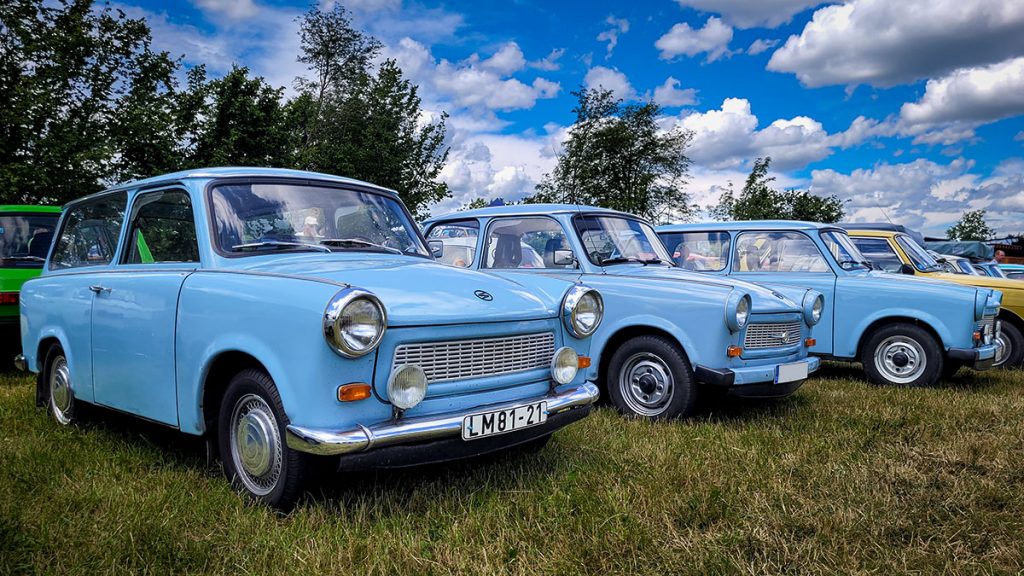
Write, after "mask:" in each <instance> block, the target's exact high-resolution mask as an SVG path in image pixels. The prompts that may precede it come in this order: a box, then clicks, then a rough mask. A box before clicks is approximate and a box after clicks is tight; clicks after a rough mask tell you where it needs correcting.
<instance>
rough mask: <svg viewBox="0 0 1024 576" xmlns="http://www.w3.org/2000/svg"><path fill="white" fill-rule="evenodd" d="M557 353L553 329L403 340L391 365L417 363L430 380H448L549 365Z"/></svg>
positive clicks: (506, 372) (393, 367)
mask: <svg viewBox="0 0 1024 576" xmlns="http://www.w3.org/2000/svg"><path fill="white" fill-rule="evenodd" d="M554 354H555V335H554V334H552V333H551V332H544V333H541V334H522V335H518V336H506V337H502V338H484V339H480V340H453V341H450V342H424V343H422V344H402V345H400V346H399V347H398V348H396V349H395V359H394V362H393V363H392V364H391V369H392V371H394V369H395V368H397V367H399V366H401V365H402V364H415V365H416V366H419V367H420V368H423V371H424V372H426V374H427V381H428V382H446V381H449V380H462V379H465V378H478V377H481V376H497V375H501V374H511V373H513V372H523V371H525V370H534V369H537V368H546V367H548V366H550V365H551V357H552V356H554Z"/></svg>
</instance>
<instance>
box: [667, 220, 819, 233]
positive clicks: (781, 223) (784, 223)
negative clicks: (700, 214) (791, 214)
mask: <svg viewBox="0 0 1024 576" xmlns="http://www.w3.org/2000/svg"><path fill="white" fill-rule="evenodd" d="M838 227H839V226H837V225H835V224H822V223H820V222H804V221H802V220H737V221H732V222H701V223H698V224H666V225H664V226H658V228H657V230H658V232H690V231H701V232H703V231H728V230H824V229H829V228H838Z"/></svg>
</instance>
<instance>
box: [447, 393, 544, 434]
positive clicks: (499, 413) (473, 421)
mask: <svg viewBox="0 0 1024 576" xmlns="http://www.w3.org/2000/svg"><path fill="white" fill-rule="evenodd" d="M547 419H548V403H547V402H534V403H533V404H526V405H525V406H515V407H513V408H506V409H505V410H494V411H493V412H481V413H480V414H470V415H469V416H466V417H465V418H463V419H462V439H463V440H476V439H478V438H485V437H487V436H497V435H498V434H506V433H508V432H514V431H516V430H522V429H523V428H529V427H530V426H537V425H538V424H543V423H544V422H547Z"/></svg>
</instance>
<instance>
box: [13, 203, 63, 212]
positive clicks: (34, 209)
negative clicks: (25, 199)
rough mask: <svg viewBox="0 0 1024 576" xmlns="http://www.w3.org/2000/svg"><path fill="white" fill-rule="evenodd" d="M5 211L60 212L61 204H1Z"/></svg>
mask: <svg viewBox="0 0 1024 576" xmlns="http://www.w3.org/2000/svg"><path fill="white" fill-rule="evenodd" d="M3 212H37V213H40V214H60V206H29V205H26V204H0V213H3Z"/></svg>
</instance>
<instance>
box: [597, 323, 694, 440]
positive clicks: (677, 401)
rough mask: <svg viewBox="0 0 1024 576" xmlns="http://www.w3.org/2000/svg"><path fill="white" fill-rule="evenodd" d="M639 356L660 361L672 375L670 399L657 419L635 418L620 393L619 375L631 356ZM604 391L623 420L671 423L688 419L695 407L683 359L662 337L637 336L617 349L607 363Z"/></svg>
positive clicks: (691, 380) (690, 375) (688, 369)
mask: <svg viewBox="0 0 1024 576" xmlns="http://www.w3.org/2000/svg"><path fill="white" fill-rule="evenodd" d="M638 353H648V354H654V355H655V356H657V357H658V358H660V359H661V360H662V361H663V362H664V363H665V365H666V366H668V368H669V370H670V371H671V372H672V378H673V389H672V399H671V400H670V401H669V403H668V406H667V407H666V408H665V410H664V411H662V412H661V413H660V414H658V415H657V416H646V415H643V414H638V413H636V412H634V411H633V410H632V409H630V407H629V405H628V404H627V403H626V402H625V400H624V399H623V397H622V392H621V390H619V373H620V372H621V371H622V368H623V365H624V364H625V363H626V360H628V359H629V358H630V357H631V356H633V355H634V354H638ZM605 391H606V392H607V393H608V399H609V400H610V401H611V403H612V406H614V407H615V409H616V410H618V411H619V412H620V413H622V414H623V415H626V416H633V417H637V418H649V419H652V420H671V419H674V418H681V417H684V416H689V415H690V414H691V413H692V412H693V410H694V408H695V407H696V405H697V399H698V398H697V397H698V391H697V385H696V380H695V379H694V376H693V369H692V368H691V367H690V363H689V360H687V358H686V355H685V354H684V353H683V351H682V350H681V349H680V348H679V346H677V345H676V344H675V343H674V342H672V341H670V340H668V339H667V338H664V337H662V336H636V337H634V338H631V339H629V340H627V341H626V342H625V343H623V344H622V346H619V348H618V349H617V350H615V353H614V354H613V355H612V359H611V361H610V362H609V363H608V373H607V374H606V375H605Z"/></svg>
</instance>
